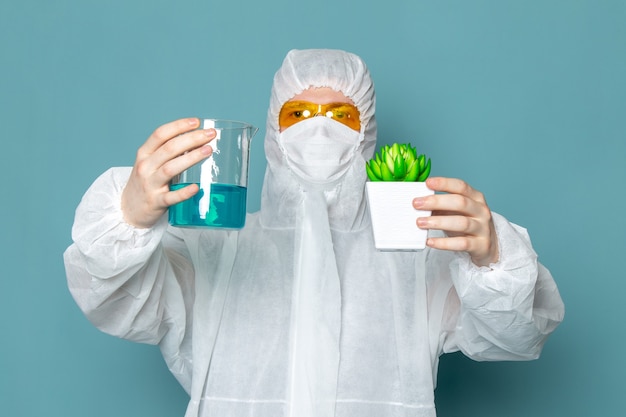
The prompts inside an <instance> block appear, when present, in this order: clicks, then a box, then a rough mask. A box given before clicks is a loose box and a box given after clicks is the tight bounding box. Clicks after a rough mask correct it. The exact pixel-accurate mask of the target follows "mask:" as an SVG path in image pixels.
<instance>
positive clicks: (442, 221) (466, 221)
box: [417, 216, 485, 236]
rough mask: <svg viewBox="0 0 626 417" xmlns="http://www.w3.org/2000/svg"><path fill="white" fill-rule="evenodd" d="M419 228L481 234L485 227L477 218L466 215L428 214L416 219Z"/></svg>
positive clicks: (452, 232)
mask: <svg viewBox="0 0 626 417" xmlns="http://www.w3.org/2000/svg"><path fill="white" fill-rule="evenodd" d="M417 226H418V227H419V228H420V229H434V230H443V231H445V232H448V233H450V234H453V235H459V234H463V235H470V236H481V235H483V234H484V229H485V227H484V226H483V225H482V224H481V223H480V222H479V221H477V220H475V219H473V218H471V217H466V216H430V217H420V218H418V219H417Z"/></svg>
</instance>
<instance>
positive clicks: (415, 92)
mask: <svg viewBox="0 0 626 417" xmlns="http://www.w3.org/2000/svg"><path fill="white" fill-rule="evenodd" d="M369 3H372V4H369ZM368 4H369V5H368ZM624 22H626V2H624V1H623V0H614V1H610V0H526V1H502V0H441V1H426V0H387V1H372V2H367V1H362V0H344V1H341V2H327V1H323V0H318V1H316V2H308V3H307V2H302V3H296V2H293V1H289V0H272V1H268V2H265V1H253V0H228V1H227V0H222V1H221V2H217V1H207V0H205V1H193V0H183V1H176V2H174V1H164V0H151V1H148V0H145V1H132V0H123V1H122V0H110V1H107V2H100V1H88V0H83V1H79V0H57V1H54V2H51V1H45V0H21V1H19V2H18V1H11V2H9V1H3V2H2V3H1V4H0V52H1V57H2V64H1V65H0V136H1V138H2V148H1V149H2V150H1V154H0V157H1V164H0V169H1V170H2V171H1V174H2V179H3V181H4V184H5V185H4V187H3V193H2V194H3V197H2V201H3V204H2V207H1V208H0V210H2V211H1V213H0V218H1V219H2V220H3V226H2V232H1V235H0V256H1V257H2V269H1V272H0V274H1V279H0V326H1V327H0V334H1V336H0V337H1V342H0V414H1V415H6V416H12V417H19V416H43V415H45V416H49V417H56V416H63V417H75V416H81V417H83V416H90V417H99V416H117V417H119V416H135V417H136V416H153V417H158V416H168V417H169V416H177V415H178V416H182V415H183V413H184V410H185V407H186V401H187V398H186V394H185V393H184V392H183V391H182V389H181V388H179V386H178V385H177V383H176V382H175V381H174V379H173V377H171V376H170V375H169V373H168V371H167V369H166V368H165V365H164V364H163V362H162V359H161V357H160V353H159V351H158V349H157V348H156V347H153V346H144V345H137V344H132V343H130V342H126V341H123V340H118V339H115V338H112V337H110V336H107V335H104V334H102V333H100V332H99V331H98V330H96V329H94V328H93V327H92V326H91V325H90V324H89V323H88V322H87V320H86V319H85V318H84V317H83V316H82V314H81V313H80V311H79V310H78V308H77V307H76V306H75V304H74V302H73V300H72V299H71V297H70V295H69V292H68V291H67V288H66V284H65V277H64V269H63V264H62V253H63V251H64V250H65V248H66V247H67V246H68V245H69V244H70V228H71V224H72V218H73V212H74V208H75V207H76V205H77V204H78V202H79V200H80V198H81V196H82V194H83V192H84V191H85V189H86V188H87V187H88V185H89V184H90V183H91V182H92V181H93V180H94V179H95V177H96V176H97V175H99V174H100V173H101V172H102V171H104V170H105V169H106V168H108V167H110V166H116V165H131V164H132V163H133V160H134V154H135V151H136V149H137V147H138V146H139V145H140V144H141V143H143V141H144V140H145V138H146V137H147V136H148V135H149V134H150V132H151V131H152V130H153V129H154V128H156V127H157V126H159V125H160V124H162V123H165V122H167V121H170V120H172V119H175V118H179V117H184V116H191V115H202V116H212V117H224V118H234V119H242V120H247V121H249V122H252V123H253V124H255V125H257V126H259V127H261V131H263V130H264V128H265V112H266V106H267V102H268V97H269V90H270V85H271V81H272V76H273V73H274V71H275V70H276V69H277V68H278V66H279V65H280V62H281V61H282V58H283V57H284V55H285V53H286V52H287V51H288V50H289V49H291V48H309V47H329V48H340V49H347V50H350V51H353V52H356V53H357V54H359V55H361V56H362V57H363V58H364V59H365V60H366V62H367V63H368V64H369V66H370V69H371V72H372V74H373V76H374V79H375V82H376V87H377V92H378V109H379V110H378V121H379V127H380V130H379V132H380V140H381V142H390V141H392V140H396V139H398V140H409V139H410V140H413V141H415V142H416V143H417V144H418V148H419V150H420V151H422V152H426V153H427V154H429V155H430V156H431V157H432V158H433V160H434V161H435V165H434V174H436V175H446V176H457V177H462V178H464V179H466V180H467V181H468V182H469V183H470V184H472V185H473V186H475V187H476V188H478V189H480V190H481V191H483V192H484V193H485V194H486V196H487V198H488V201H489V203H490V205H491V207H492V209H493V210H495V211H498V212H500V213H503V214H505V215H506V216H507V217H508V218H509V219H510V220H512V221H514V222H516V223H519V224H522V225H524V226H525V227H527V228H528V229H529V231H530V233H531V236H532V237H533V240H534V244H535V246H536V250H537V251H538V252H539V254H540V260H541V261H542V262H543V263H544V264H545V265H547V266H548V267H549V268H550V269H551V271H552V273H553V275H554V276H555V277H556V280H557V282H558V284H559V286H560V290H561V292H562V296H563V298H564V300H565V303H566V309H567V313H566V320H565V322H564V323H563V324H562V326H561V327H559V328H558V330H557V331H556V333H555V334H554V335H553V337H552V338H551V339H550V340H549V341H548V344H547V345H546V347H545V350H544V354H543V356H542V358H541V359H539V360H538V361H535V362H526V363H475V362H471V361H469V360H467V359H465V358H463V357H462V356H460V355H456V354H455V355H448V356H446V357H445V358H444V359H443V362H442V364H441V369H440V381H439V382H440V384H439V388H438V389H437V405H438V409H439V415H440V416H441V417H452V416H464V417H467V416H481V417H488V416H494V417H496V416H497V417H502V416H533V417H541V416H546V417H548V416H549V417H555V416H568V417H569V416H599V415H601V416H621V415H624V406H623V397H624V394H626V391H625V390H624V378H623V375H624V372H625V371H626V361H625V356H624V354H623V352H622V350H623V349H622V345H623V343H624V340H625V338H624V330H625V327H626V326H625V324H624V319H625V316H626V307H625V303H624V301H623V299H624V294H625V293H626V279H624V278H625V276H624V275H625V273H624V269H623V259H624V249H625V246H626V244H625V243H624V235H625V233H626V221H625V217H624V206H625V205H626V197H625V195H626V194H625V192H624V183H625V182H626V168H625V167H624V164H625V162H626V156H625V155H626V126H625V122H624V120H625V119H626V117H624V113H626V76H625V75H626V24H625V23H624ZM253 153H254V154H253V157H252V161H251V170H252V176H251V180H250V207H251V209H253V210H255V209H257V208H258V205H259V195H260V186H261V181H262V174H263V171H264V157H263V134H260V135H259V136H257V138H256V140H255V143H254V147H253Z"/></svg>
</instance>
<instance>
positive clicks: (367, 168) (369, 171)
mask: <svg viewBox="0 0 626 417" xmlns="http://www.w3.org/2000/svg"><path fill="white" fill-rule="evenodd" d="M370 163H371V164H372V165H373V164H375V163H376V161H370ZM365 172H367V177H368V178H369V179H370V181H380V180H381V178H380V177H379V176H377V175H376V174H375V173H374V172H373V171H372V169H371V168H370V164H368V163H367V162H366V163H365Z"/></svg>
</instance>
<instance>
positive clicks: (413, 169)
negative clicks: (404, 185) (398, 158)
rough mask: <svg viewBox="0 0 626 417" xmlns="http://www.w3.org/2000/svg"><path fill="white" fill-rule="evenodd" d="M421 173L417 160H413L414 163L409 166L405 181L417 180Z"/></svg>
mask: <svg viewBox="0 0 626 417" xmlns="http://www.w3.org/2000/svg"><path fill="white" fill-rule="evenodd" d="M418 174H419V164H418V163H417V161H413V164H411V165H410V166H409V169H408V170H407V173H406V177H404V181H417V175H418Z"/></svg>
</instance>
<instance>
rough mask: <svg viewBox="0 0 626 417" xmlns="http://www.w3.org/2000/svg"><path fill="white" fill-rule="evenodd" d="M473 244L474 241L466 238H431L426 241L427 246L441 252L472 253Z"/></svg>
mask: <svg viewBox="0 0 626 417" xmlns="http://www.w3.org/2000/svg"><path fill="white" fill-rule="evenodd" d="M472 242H473V241H472V239H471V238H468V237H466V236H457V237H429V238H428V239H426V246H428V247H430V248H433V249H439V250H448V251H455V252H469V253H471V252H472V250H473V249H474V248H473V246H474V245H473V244H472Z"/></svg>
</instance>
